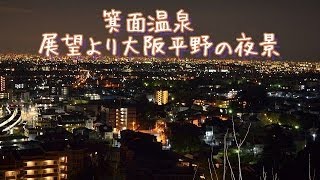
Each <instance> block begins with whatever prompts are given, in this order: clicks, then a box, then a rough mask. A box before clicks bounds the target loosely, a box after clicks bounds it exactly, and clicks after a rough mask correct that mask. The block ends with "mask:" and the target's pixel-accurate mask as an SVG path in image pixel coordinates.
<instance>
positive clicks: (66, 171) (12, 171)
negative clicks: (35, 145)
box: [0, 149, 84, 180]
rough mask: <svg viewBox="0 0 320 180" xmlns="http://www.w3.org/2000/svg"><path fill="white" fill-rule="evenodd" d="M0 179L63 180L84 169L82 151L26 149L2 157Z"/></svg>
mask: <svg viewBox="0 0 320 180" xmlns="http://www.w3.org/2000/svg"><path fill="white" fill-rule="evenodd" d="M2 158H3V161H5V162H4V163H5V164H2V163H1V164H0V169H1V170H0V178H1V179H5V180H9V179H10V180H36V179H44V180H55V179H57V180H65V179H68V177H70V176H72V175H74V174H78V173H79V172H80V171H81V170H82V169H83V167H84V151H83V150H67V151H58V152H56V151H52V152H44V151H43V150H41V149H27V150H21V151H17V153H7V154H6V155H4V156H2Z"/></svg>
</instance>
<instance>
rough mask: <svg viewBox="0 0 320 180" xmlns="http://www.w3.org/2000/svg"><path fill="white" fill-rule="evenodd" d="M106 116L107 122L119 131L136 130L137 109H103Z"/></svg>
mask: <svg viewBox="0 0 320 180" xmlns="http://www.w3.org/2000/svg"><path fill="white" fill-rule="evenodd" d="M102 111H103V112H104V113H105V115H106V122H107V124H108V125H110V126H111V127H112V128H115V129H116V130H117V131H121V130H124V129H135V126H136V124H135V123H136V108H135V107H122V108H103V109H102Z"/></svg>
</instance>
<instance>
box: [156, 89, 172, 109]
mask: <svg viewBox="0 0 320 180" xmlns="http://www.w3.org/2000/svg"><path fill="white" fill-rule="evenodd" d="M154 96H155V98H154V101H155V103H156V104H157V105H159V106H161V105H165V104H167V103H168V99H169V92H168V91H167V90H158V91H156V92H155V95H154Z"/></svg>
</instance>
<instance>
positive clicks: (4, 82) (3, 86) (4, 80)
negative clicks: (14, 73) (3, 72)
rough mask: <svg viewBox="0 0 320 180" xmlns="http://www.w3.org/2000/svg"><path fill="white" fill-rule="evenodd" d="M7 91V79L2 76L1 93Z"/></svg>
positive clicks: (0, 80)
mask: <svg viewBox="0 0 320 180" xmlns="http://www.w3.org/2000/svg"><path fill="white" fill-rule="evenodd" d="M5 91H6V78H5V77H4V76H0V92H5Z"/></svg>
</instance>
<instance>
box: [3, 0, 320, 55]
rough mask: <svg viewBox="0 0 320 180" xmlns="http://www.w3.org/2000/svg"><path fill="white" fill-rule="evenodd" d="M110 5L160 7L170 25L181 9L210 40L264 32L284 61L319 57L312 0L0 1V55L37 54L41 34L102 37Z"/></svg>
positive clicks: (317, 9) (319, 29)
mask: <svg viewBox="0 0 320 180" xmlns="http://www.w3.org/2000/svg"><path fill="white" fill-rule="evenodd" d="M200 2H201V3H200ZM112 8H114V9H119V10H121V11H122V12H123V15H126V14H127V12H136V11H142V12H143V13H144V14H145V15H154V13H155V10H156V9H164V10H167V11H168V12H169V16H170V17H171V19H173V21H172V22H173V23H174V22H175V21H174V20H175V13H176V11H178V10H179V9H185V11H187V12H189V13H190V16H191V19H192V27H193V28H194V29H195V32H194V33H195V34H198V35H200V34H209V35H210V36H211V39H212V41H213V43H218V42H221V41H227V42H230V43H231V44H233V42H235V38H237V37H239V36H240V33H241V32H245V33H246V34H247V35H248V36H252V37H253V39H254V42H256V43H259V42H260V41H261V40H262V38H263V33H264V32H274V33H276V35H277V38H278V43H279V46H280V48H279V52H280V53H281V57H282V58H283V59H299V60H306V59H308V60H319V59H320V45H319V42H320V20H319V18H320V3H319V1H317V0H304V1H302V0H300V1H295V0H291V1H290V0H268V1H267V0H234V1H231V0H221V1H217V0H211V1H207V0H194V1H191V0H190V1H182V0H181V1H174V0H170V1H169V0H165V1H158V0H112V1H111V0H55V1H46V0H0V29H1V34H0V53H8V52H11V53H13V52H14V53H34V54H36V53H37V51H38V49H39V46H40V43H41V41H42V33H44V32H57V33H58V34H61V35H63V34H65V33H70V34H73V33H81V34H84V35H85V37H88V36H93V37H95V38H97V39H99V38H100V39H99V40H104V39H105V38H106V37H110V35H109V34H108V33H107V30H106V29H105V27H104V25H105V23H104V22H103V20H102V10H103V9H107V10H110V9H112ZM122 21H123V22H125V19H124V18H123V19H122ZM122 31H123V30H122ZM118 36H128V34H127V33H120V34H119V35H118Z"/></svg>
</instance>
